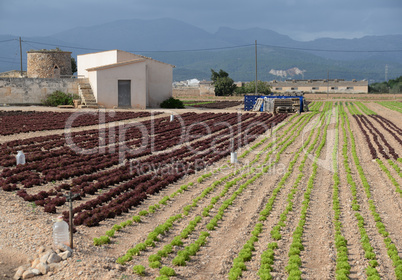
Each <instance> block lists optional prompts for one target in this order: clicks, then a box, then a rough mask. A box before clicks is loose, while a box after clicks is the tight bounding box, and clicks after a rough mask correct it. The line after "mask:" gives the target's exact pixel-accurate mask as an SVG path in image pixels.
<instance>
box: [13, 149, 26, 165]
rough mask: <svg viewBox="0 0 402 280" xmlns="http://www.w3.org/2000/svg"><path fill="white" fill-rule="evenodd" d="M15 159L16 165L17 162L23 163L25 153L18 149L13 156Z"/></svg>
mask: <svg viewBox="0 0 402 280" xmlns="http://www.w3.org/2000/svg"><path fill="white" fill-rule="evenodd" d="M15 158H16V159H17V165H18V164H25V155H24V153H23V152H22V151H18V153H17V155H16V156H15Z"/></svg>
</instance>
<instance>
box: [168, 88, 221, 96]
mask: <svg viewBox="0 0 402 280" xmlns="http://www.w3.org/2000/svg"><path fill="white" fill-rule="evenodd" d="M199 96H205V97H208V96H215V92H211V91H207V90H205V89H203V88H201V87H199V88H198V87H197V88H192V87H187V88H174V89H173V97H175V98H180V97H199Z"/></svg>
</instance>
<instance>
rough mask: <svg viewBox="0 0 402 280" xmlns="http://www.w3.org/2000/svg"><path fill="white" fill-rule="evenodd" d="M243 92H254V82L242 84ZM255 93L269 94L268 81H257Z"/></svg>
mask: <svg viewBox="0 0 402 280" xmlns="http://www.w3.org/2000/svg"><path fill="white" fill-rule="evenodd" d="M244 90H245V93H255V82H254V81H253V82H248V83H246V84H245V85H244ZM257 93H259V94H264V95H268V94H271V86H270V85H269V83H268V82H264V81H257Z"/></svg>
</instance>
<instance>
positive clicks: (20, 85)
mask: <svg viewBox="0 0 402 280" xmlns="http://www.w3.org/2000/svg"><path fill="white" fill-rule="evenodd" d="M56 90H60V91H63V92H65V93H71V94H74V93H75V94H78V81H77V79H39V78H0V104H26V105H28V104H40V103H42V100H44V99H45V98H46V96H47V95H48V94H51V93H53V92H54V91H56Z"/></svg>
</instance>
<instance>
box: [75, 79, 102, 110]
mask: <svg viewBox="0 0 402 280" xmlns="http://www.w3.org/2000/svg"><path fill="white" fill-rule="evenodd" d="M78 93H79V95H80V97H81V105H79V106H78V108H95V109H97V108H100V106H99V105H98V103H96V99H95V96H94V94H93V92H92V88H91V84H90V83H89V80H88V78H82V79H81V78H80V79H78Z"/></svg>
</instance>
